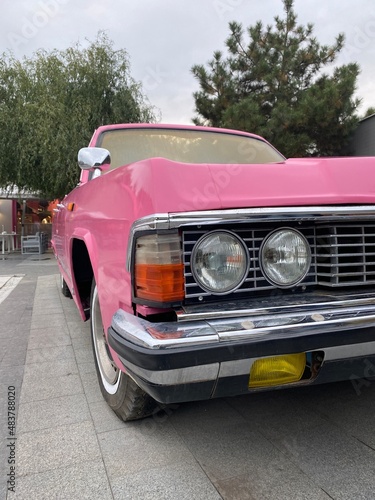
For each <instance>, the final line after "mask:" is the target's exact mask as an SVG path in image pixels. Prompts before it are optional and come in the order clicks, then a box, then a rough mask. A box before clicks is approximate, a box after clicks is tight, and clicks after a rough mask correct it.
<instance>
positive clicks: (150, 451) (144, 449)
mask: <svg viewBox="0 0 375 500" xmlns="http://www.w3.org/2000/svg"><path fill="white" fill-rule="evenodd" d="M98 440H99V444H100V448H101V451H102V456H103V459H104V463H105V466H106V469H107V471H108V475H109V478H110V481H111V484H112V481H113V480H114V479H115V478H119V477H123V476H127V475H128V474H134V473H138V472H141V471H149V469H152V468H154V467H163V466H172V465H177V464H184V465H185V466H188V465H192V464H195V463H196V462H195V459H194V457H193V456H192V454H191V453H190V451H189V450H188V449H187V447H186V446H185V444H184V443H183V441H182V440H181V438H180V437H179V436H178V434H177V433H176V432H175V430H174V429H173V428H172V427H171V426H170V425H168V423H166V424H164V425H162V426H159V425H157V424H156V425H154V426H153V425H152V420H151V419H146V420H143V421H136V422H127V424H126V426H125V427H124V428H123V429H119V430H114V431H110V432H103V433H101V434H99V435H98Z"/></svg>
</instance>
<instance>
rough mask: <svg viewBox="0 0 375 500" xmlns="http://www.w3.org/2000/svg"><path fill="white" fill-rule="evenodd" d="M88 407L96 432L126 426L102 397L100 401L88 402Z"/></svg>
mask: <svg viewBox="0 0 375 500" xmlns="http://www.w3.org/2000/svg"><path fill="white" fill-rule="evenodd" d="M89 408H90V413H91V416H92V420H93V422H94V427H95V431H96V432H97V433H100V432H108V431H113V430H118V429H124V427H125V426H126V423H125V422H123V421H122V420H121V419H119V417H118V416H117V415H116V413H115V412H114V411H113V410H112V409H111V408H110V407H109V405H108V404H107V402H106V401H104V399H103V397H102V400H101V401H96V402H93V403H89Z"/></svg>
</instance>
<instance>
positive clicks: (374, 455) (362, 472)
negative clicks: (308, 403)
mask: <svg viewBox="0 0 375 500" xmlns="http://www.w3.org/2000/svg"><path fill="white" fill-rule="evenodd" d="M273 442H274V444H275V445H276V446H277V447H278V448H279V449H280V450H281V451H282V452H283V453H284V454H285V455H286V456H288V457H289V459H290V460H291V461H293V462H294V463H295V464H296V465H298V467H299V468H300V469H301V470H302V471H303V472H304V473H305V474H306V475H308V476H309V477H310V478H311V480H313V481H314V482H315V483H316V484H318V485H319V486H320V487H321V488H322V489H324V491H326V492H327V493H328V494H329V495H331V497H332V498H335V499H336V498H338V499H340V500H351V499H353V498H355V499H356V500H357V499H362V498H363V499H372V498H375V475H374V473H373V471H374V470H375V451H374V450H372V449H370V448H368V447H367V446H366V445H365V444H363V443H361V442H359V441H358V440H356V439H355V438H352V437H351V436H348V435H347V434H346V433H345V432H344V431H343V430H342V429H340V428H338V427H336V426H335V425H332V424H330V423H329V422H327V423H326V424H325V425H322V426H318V427H313V428H307V429H305V430H299V431H296V432H294V433H293V434H291V435H289V436H284V437H283V438H280V439H279V440H274V441H273Z"/></svg>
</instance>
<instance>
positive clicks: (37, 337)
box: [28, 329, 72, 349]
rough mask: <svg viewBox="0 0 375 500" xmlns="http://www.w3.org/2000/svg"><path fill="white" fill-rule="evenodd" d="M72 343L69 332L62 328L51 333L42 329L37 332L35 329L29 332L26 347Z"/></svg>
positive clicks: (34, 347)
mask: <svg viewBox="0 0 375 500" xmlns="http://www.w3.org/2000/svg"><path fill="white" fill-rule="evenodd" d="M71 343H72V341H71V338H70V336H69V334H68V333H67V332H66V333H64V330H63V329H62V330H59V332H55V333H52V332H50V331H43V332H40V333H39V334H38V333H36V332H35V331H32V332H30V337H29V344H28V349H41V348H44V347H58V346H63V345H70V344H71Z"/></svg>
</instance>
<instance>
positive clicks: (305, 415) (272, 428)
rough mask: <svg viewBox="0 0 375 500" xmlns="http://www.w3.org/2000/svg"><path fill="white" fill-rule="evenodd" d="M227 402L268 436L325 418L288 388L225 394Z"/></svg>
mask: <svg viewBox="0 0 375 500" xmlns="http://www.w3.org/2000/svg"><path fill="white" fill-rule="evenodd" d="M227 402H228V404H230V405H231V406H232V407H233V408H234V409H235V410H236V411H237V412H238V413H239V414H240V415H242V417H243V418H244V419H245V420H246V421H247V422H249V423H250V424H251V427H252V428H253V429H254V430H257V431H259V432H260V433H261V434H263V435H264V436H266V437H267V438H269V439H271V438H277V437H279V436H280V435H283V434H288V433H292V432H293V431H295V430H298V429H305V428H307V427H314V426H317V425H322V424H324V422H325V421H326V418H324V416H323V415H321V414H320V413H319V411H312V408H311V407H309V406H307V405H306V404H304V403H302V402H301V401H300V400H299V399H298V397H296V396H294V393H289V392H288V391H277V392H272V391H269V392H266V393H263V394H249V395H248V396H241V397H236V398H228V399H227ZM291 408H293V411H291ZM264 422H267V425H264Z"/></svg>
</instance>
